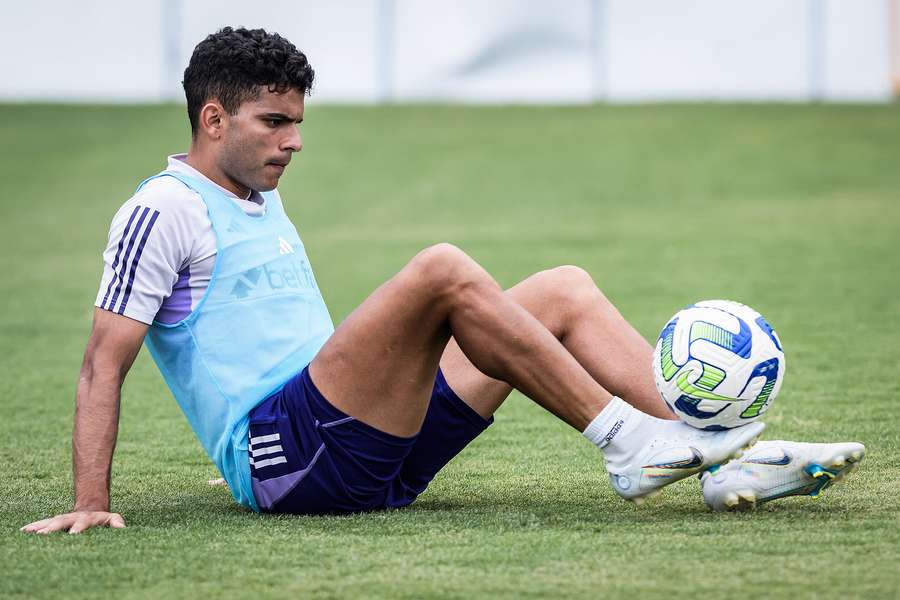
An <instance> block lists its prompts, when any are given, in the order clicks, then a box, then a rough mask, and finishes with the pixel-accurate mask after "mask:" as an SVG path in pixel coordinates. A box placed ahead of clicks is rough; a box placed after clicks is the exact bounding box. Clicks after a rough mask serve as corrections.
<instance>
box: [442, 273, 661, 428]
mask: <svg viewBox="0 0 900 600" xmlns="http://www.w3.org/2000/svg"><path fill="white" fill-rule="evenodd" d="M506 295H507V296H508V297H509V298H510V299H511V300H513V301H514V302H516V303H517V304H519V305H520V306H522V307H523V308H524V309H525V310H527V311H528V312H529V313H531V314H532V315H534V317H535V318H536V319H537V320H538V321H540V322H541V324H542V325H544V326H545V327H546V328H547V329H548V330H549V331H550V332H551V333H552V334H553V335H554V336H555V337H556V338H557V339H558V340H560V342H562V344H563V346H565V348H566V349H567V350H568V351H569V352H570V353H571V354H572V355H573V356H574V357H575V359H576V360H577V361H578V362H579V363H580V364H581V365H582V366H583V367H584V368H585V370H587V372H588V373H590V374H591V376H592V377H593V378H594V379H595V380H596V381H597V382H598V383H600V385H602V386H603V387H604V388H605V389H607V390H609V391H610V392H612V393H613V394H615V395H617V396H619V397H620V398H622V399H624V400H625V401H627V402H628V403H629V404H631V405H632V406H634V407H635V408H637V409H639V410H640V411H642V412H644V413H646V414H648V415H653V416H655V417H659V418H663V419H675V418H676V417H675V415H673V414H672V412H671V411H670V410H669V408H668V407H667V406H666V404H665V402H663V400H662V398H661V397H660V395H659V393H658V392H657V390H656V385H655V384H654V383H653V375H652V370H651V368H650V360H651V357H652V354H653V348H651V346H650V345H649V344H648V343H647V341H646V340H644V338H643V337H641V335H640V334H639V333H638V332H637V331H635V329H634V328H633V327H632V326H631V325H630V324H629V323H628V321H626V320H625V319H624V318H623V317H622V315H621V314H620V313H619V311H618V310H616V307H615V306H613V304H612V303H611V302H610V301H609V300H608V299H607V298H606V296H605V295H604V294H603V292H601V291H600V290H599V289H598V288H597V286H596V284H595V283H594V280H593V279H592V278H591V276H590V275H589V274H588V273H587V272H585V271H584V270H583V269H580V268H578V267H574V266H563V267H557V268H555V269H551V270H548V271H541V272H540V273H536V274H534V275H532V276H531V277H529V278H527V279H525V280H523V281H522V282H520V283H518V284H516V285H515V286H513V287H512V288H510V289H509V290H507V291H506ZM441 370H442V371H443V372H444V376H445V377H446V379H447V382H448V384H449V385H450V387H451V388H452V389H453V390H454V391H455V392H456V393H457V394H458V395H459V396H460V397H461V398H462V399H463V400H464V401H465V402H466V403H467V404H469V405H470V406H471V407H472V408H473V409H475V411H476V412H478V414H480V415H481V416H483V417H485V418H487V417H489V416H490V415H492V414H493V413H494V412H495V411H496V410H497V408H498V407H499V406H500V404H502V403H503V401H504V400H505V399H506V397H507V396H508V395H509V393H510V392H511V391H512V387H511V386H510V385H509V384H507V383H506V382H503V381H499V380H497V379H493V378H491V377H488V376H486V375H484V374H483V373H481V372H480V371H479V370H478V369H476V368H475V366H474V365H472V363H471V362H470V361H469V360H468V359H467V358H466V356H465V354H463V352H462V350H461V349H460V348H459V345H458V344H457V343H456V340H454V339H451V340H450V342H449V344H447V349H446V351H445V352H444V356H443V357H442V358H441Z"/></svg>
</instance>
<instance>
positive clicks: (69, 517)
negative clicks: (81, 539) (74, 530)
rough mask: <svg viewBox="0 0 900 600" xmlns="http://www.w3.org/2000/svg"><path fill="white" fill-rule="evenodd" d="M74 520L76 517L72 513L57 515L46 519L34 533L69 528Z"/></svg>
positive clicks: (45, 532)
mask: <svg viewBox="0 0 900 600" xmlns="http://www.w3.org/2000/svg"><path fill="white" fill-rule="evenodd" d="M75 520H76V517H75V515H74V514H72V513H69V514H65V515H59V516H58V517H53V518H52V519H47V524H46V525H44V526H43V527H41V528H40V529H38V530H37V531H35V533H40V534H47V533H53V532H54V531H64V530H66V529H69V528H70V527H71V526H72V524H73V523H75Z"/></svg>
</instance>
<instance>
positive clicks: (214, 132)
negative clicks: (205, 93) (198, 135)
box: [198, 102, 227, 140]
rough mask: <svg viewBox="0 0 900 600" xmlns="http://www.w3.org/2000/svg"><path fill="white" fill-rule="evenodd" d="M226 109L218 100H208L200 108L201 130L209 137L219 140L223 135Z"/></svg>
mask: <svg viewBox="0 0 900 600" xmlns="http://www.w3.org/2000/svg"><path fill="white" fill-rule="evenodd" d="M226 116H227V115H226V114H225V109H224V108H223V107H222V105H221V104H219V103H218V102H207V103H206V104H204V105H203V108H201V109H200V118H199V123H198V125H199V127H200V131H202V132H203V133H205V134H206V135H207V137H209V138H211V139H214V140H218V139H220V138H221V137H222V128H223V126H224V121H225V118H226Z"/></svg>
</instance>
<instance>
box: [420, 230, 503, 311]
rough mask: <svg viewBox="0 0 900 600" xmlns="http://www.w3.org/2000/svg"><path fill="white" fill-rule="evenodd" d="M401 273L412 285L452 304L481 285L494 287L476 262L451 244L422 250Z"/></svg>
mask: <svg viewBox="0 0 900 600" xmlns="http://www.w3.org/2000/svg"><path fill="white" fill-rule="evenodd" d="M405 270H406V271H407V272H408V275H410V281H411V282H412V283H413V285H416V286H418V287H420V288H422V289H423V290H424V291H426V292H427V293H429V294H431V295H433V296H434V297H435V298H439V299H445V300H451V301H455V300H459V299H460V298H461V297H463V296H466V295H468V294H469V293H471V292H475V293H477V292H478V290H479V289H480V288H482V287H483V286H490V285H493V286H496V283H495V282H494V281H493V279H491V277H490V276H489V275H488V274H487V273H486V272H485V271H484V269H482V268H481V267H480V266H479V265H478V263H476V262H475V261H474V260H473V259H472V258H471V257H470V256H469V255H467V254H466V253H465V252H463V251H462V250H460V249H459V248H457V247H456V246H454V245H453V244H447V243H441V244H436V245H434V246H429V247H428V248H425V249H424V250H422V251H421V252H419V253H418V254H417V255H416V256H415V257H413V259H412V260H411V261H410V262H409V264H408V265H407V267H406V269H405Z"/></svg>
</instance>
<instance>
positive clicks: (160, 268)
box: [94, 177, 208, 325]
mask: <svg viewBox="0 0 900 600" xmlns="http://www.w3.org/2000/svg"><path fill="white" fill-rule="evenodd" d="M203 219H206V220H207V222H208V218H207V216H206V206H205V205H204V204H203V201H202V200H201V199H200V197H199V196H198V195H197V193H196V192H194V191H192V190H190V189H188V188H187V187H185V186H184V185H183V184H182V183H181V182H179V181H176V180H174V179H172V178H171V177H162V178H159V179H155V180H153V181H151V182H149V183H148V184H147V185H146V186H145V187H144V188H143V189H141V191H140V192H138V193H137V194H136V195H135V196H133V197H132V198H131V199H130V200H128V202H126V203H125V204H124V205H122V208H120V209H119V211H118V212H117V213H116V215H115V217H113V220H112V224H111V225H110V228H109V240H108V242H107V245H106V250H104V252H103V263H104V267H103V278H102V280H101V282H100V289H99V290H98V292H97V299H96V301H95V302H94V305H95V306H98V307H99V308H102V309H105V310H108V311H111V312H115V313H118V314H120V315H125V316H126V317H129V318H132V319H135V320H137V321H140V322H142V323H146V324H148V325H149V324H150V323H152V322H153V319H154V317H155V316H156V313H157V312H158V311H159V308H160V306H161V305H162V303H163V301H164V300H165V299H166V298H167V297H169V295H170V294H171V293H172V287H173V286H174V285H175V282H176V281H177V279H178V273H179V271H180V270H181V269H183V268H184V267H185V266H186V265H188V264H190V259H191V250H192V248H193V244H194V239H195V237H196V227H197V221H198V220H200V222H201V223H202V220H203Z"/></svg>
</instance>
